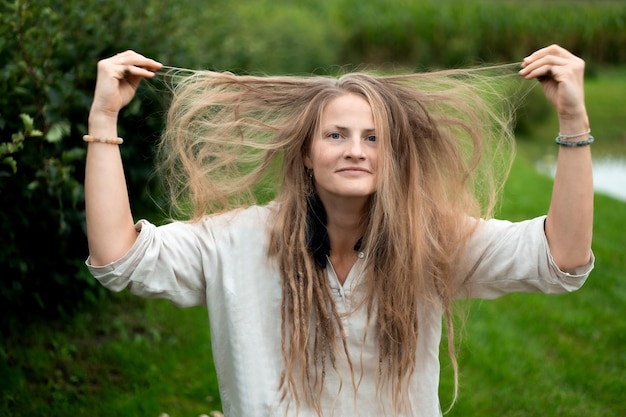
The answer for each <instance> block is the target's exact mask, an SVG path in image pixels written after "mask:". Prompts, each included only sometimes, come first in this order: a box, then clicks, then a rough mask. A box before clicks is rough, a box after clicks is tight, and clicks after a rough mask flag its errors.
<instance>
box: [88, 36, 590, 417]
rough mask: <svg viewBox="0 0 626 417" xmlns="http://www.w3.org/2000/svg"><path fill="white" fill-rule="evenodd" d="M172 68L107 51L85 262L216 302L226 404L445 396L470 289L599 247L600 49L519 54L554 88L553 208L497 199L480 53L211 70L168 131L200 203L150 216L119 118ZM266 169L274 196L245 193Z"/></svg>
mask: <svg viewBox="0 0 626 417" xmlns="http://www.w3.org/2000/svg"><path fill="white" fill-rule="evenodd" d="M159 69H161V64H160V63H158V62H155V61H153V60H151V59H149V58H146V57H143V56H141V55H139V54H137V53H135V52H133V51H126V52H124V53H121V54H118V55H115V56H113V57H111V58H108V59H104V60H102V61H100V62H99V64H98V79H97V84H96V89H95V96H94V101H93V105H92V108H91V112H90V115H89V135H86V136H85V140H86V141H87V142H90V143H89V149H88V154H87V168H86V178H85V195H86V209H87V230H88V243H89V251H90V256H89V259H88V260H87V264H88V266H89V268H90V270H91V271H92V273H93V274H94V276H95V277H96V278H97V279H98V280H99V281H100V282H101V283H102V284H103V285H105V286H106V287H107V288H110V289H111V290H114V291H120V290H123V289H125V288H130V291H131V292H133V293H134V294H137V295H139V296H142V297H163V298H167V299H169V300H171V301H173V302H174V303H176V304H177V305H180V306H194V305H206V306H207V308H208V312H209V321H210V328H211V336H212V343H213V354H214V357H215V363H216V368H217V373H218V378H219V384H220V394H221V400H222V404H223V408H224V414H225V415H226V416H282V415H290V416H316V415H325V416H326V415H336V416H348V415H349V416H382V415H389V416H396V415H403V416H438V415H440V414H441V410H440V405H439V400H438V384H439V360H438V352H439V343H440V340H441V332H442V322H441V319H442V317H444V318H445V319H446V321H447V324H448V326H447V327H448V332H449V336H450V337H449V351H450V355H451V357H452V361H453V363H454V366H455V368H456V360H455V357H454V349H453V341H452V339H453V338H452V336H453V326H452V321H451V304H452V302H453V300H454V299H456V298H462V297H480V298H494V297H498V296H500V295H503V294H506V293H509V292H514V291H542V292H546V293H558V292H565V291H572V290H576V289H578V288H579V287H580V286H581V285H582V284H583V282H584V281H585V279H586V278H587V276H588V274H589V273H590V271H591V269H592V267H593V255H592V253H591V249H590V246H591V238H592V220H593V187H592V174H591V154H590V147H589V146H587V145H589V144H590V143H591V142H592V141H593V138H592V137H591V136H590V129H589V121H588V118H587V113H586V109H585V103H584V93H583V73H584V62H583V61H582V60H581V59H580V58H578V57H576V56H574V55H572V54H571V53H570V52H568V51H567V50H565V49H563V48H561V47H559V46H557V45H552V46H549V47H546V48H543V49H540V50H538V51H536V52H534V53H533V54H532V55H530V56H528V57H526V58H525V59H524V60H523V62H522V70H521V71H520V72H519V74H520V75H521V76H522V77H523V78H526V79H528V80H533V79H536V80H539V81H540V82H541V85H542V87H543V89H544V91H545V95H546V97H547V98H548V100H549V101H550V102H551V103H552V104H553V105H554V106H555V107H556V111H557V113H558V116H559V127H560V133H559V135H558V137H557V143H558V144H559V145H560V146H559V151H558V163H557V164H558V165H557V172H556V177H555V180H554V191H553V195H552V200H551V203H550V207H549V211H548V214H547V216H542V217H539V218H536V219H531V220H528V221H523V222H516V223H513V222H508V221H503V220H495V219H493V218H491V216H492V208H493V203H494V201H495V198H496V196H497V191H498V190H499V189H500V187H501V185H502V180H503V179H502V178H500V177H498V176H497V175H496V173H494V172H492V171H494V170H493V168H494V167H497V166H504V167H505V168H507V167H508V164H509V163H510V160H511V153H510V152H508V151H510V150H511V149H512V148H511V142H512V134H511V129H510V127H511V126H510V124H511V123H510V120H511V117H510V114H509V113H508V112H507V111H506V109H504V110H502V112H499V111H498V110H497V109H496V108H495V107H494V105H493V103H494V91H493V90H491V91H490V90H489V89H488V87H489V84H488V83H489V82H490V81H492V79H491V78H489V77H487V78H486V79H482V78H481V76H480V75H478V73H477V72H473V71H452V72H436V73H429V74H412V75H392V76H373V75H369V74H365V73H352V74H345V75H343V76H341V77H339V78H331V77H254V76H236V75H233V74H229V73H215V72H209V71H200V72H196V73H195V74H193V75H190V76H188V77H185V78H184V79H182V80H180V83H179V84H178V85H177V87H176V89H175V90H174V95H173V102H172V104H171V108H170V110H169V114H168V119H167V127H166V130H165V132H164V135H163V138H162V140H161V142H160V144H159V155H160V159H159V167H161V168H163V169H164V170H165V172H164V178H165V179H166V180H167V181H169V184H170V189H171V193H172V194H171V195H172V197H173V204H174V206H175V207H182V208H184V209H190V210H189V211H188V212H187V213H188V216H187V217H186V218H185V221H182V220H175V221H172V222H171V223H169V224H167V225H164V226H160V227H156V226H154V225H153V224H151V223H149V222H148V221H146V220H141V221H139V222H137V223H135V222H134V219H133V216H132V214H131V210H130V204H129V199H128V194H127V190H126V186H125V179H124V172H123V167H122V160H121V157H120V152H119V146H117V145H119V144H120V142H121V140H120V139H119V138H118V137H117V130H116V125H117V117H118V113H119V111H120V109H122V108H123V107H124V106H125V105H126V104H128V102H129V101H130V100H131V99H132V97H133V95H134V93H135V90H136V88H137V86H138V84H139V82H140V80H141V79H143V78H151V77H153V76H154V75H155V72H156V71H158V70H159ZM481 79H482V81H483V82H480V80H481ZM484 81H487V83H485V82H484ZM493 81H495V78H493ZM272 173H274V176H271V175H272ZM268 176H269V178H270V179H272V178H274V179H276V178H280V187H279V189H278V191H277V195H276V197H275V199H274V200H273V201H272V202H270V203H269V204H263V205H258V204H255V203H254V200H250V199H245V198H242V197H247V196H249V195H250V194H251V190H252V189H253V188H254V187H259V184H263V183H264V182H263V181H264V179H265V180H267V178H268ZM529 186H532V185H529ZM455 370H456V369H455Z"/></svg>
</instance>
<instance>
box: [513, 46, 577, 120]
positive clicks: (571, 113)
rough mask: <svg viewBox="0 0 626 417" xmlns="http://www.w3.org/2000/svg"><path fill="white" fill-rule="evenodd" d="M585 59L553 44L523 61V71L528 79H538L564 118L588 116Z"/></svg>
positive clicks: (521, 72) (522, 73)
mask: <svg viewBox="0 0 626 417" xmlns="http://www.w3.org/2000/svg"><path fill="white" fill-rule="evenodd" d="M584 72H585V61H583V60H582V59H581V58H579V57H577V56H576V55H574V54H572V53H571V52H569V51H568V50H566V49H564V48H562V47H560V46H558V45H550V46H547V47H545V48H542V49H539V50H538V51H536V52H534V53H532V54H531V55H529V56H527V57H526V58H524V60H523V61H522V70H521V71H520V72H519V73H520V75H521V76H523V77H524V78H526V79H533V78H534V79H537V80H539V82H541V86H542V87H543V90H544V92H545V95H546V97H547V99H548V100H549V101H550V102H551V103H552V104H553V105H554V106H555V107H556V110H557V112H558V114H559V118H560V119H564V120H568V119H570V120H571V119H572V118H580V117H584V118H585V119H586V117H587V111H586V108H585V97H584Z"/></svg>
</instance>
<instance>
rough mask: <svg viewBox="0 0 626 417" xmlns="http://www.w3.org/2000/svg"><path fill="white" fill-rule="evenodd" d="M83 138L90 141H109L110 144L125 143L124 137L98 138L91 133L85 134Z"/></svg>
mask: <svg viewBox="0 0 626 417" xmlns="http://www.w3.org/2000/svg"><path fill="white" fill-rule="evenodd" d="M83 140H84V141H85V142H88V143H92V142H98V143H108V144H109V145H121V144H122V143H124V139H122V138H119V137H118V138H98V137H95V136H91V135H85V136H83Z"/></svg>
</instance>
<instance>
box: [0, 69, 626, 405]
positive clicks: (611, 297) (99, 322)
mask: <svg viewBox="0 0 626 417" xmlns="http://www.w3.org/2000/svg"><path fill="white" fill-rule="evenodd" d="M623 74H624V72H623V71H622V72H621V75H620V73H619V72H618V71H615V72H611V73H608V74H607V76H606V77H604V76H602V77H598V78H596V79H592V80H590V81H589V82H588V84H587V85H588V87H587V91H588V92H587V97H588V107H589V113H590V117H591V121H592V129H594V135H595V136H596V139H597V141H598V142H601V141H602V138H607V141H609V142H610V143H609V144H606V145H602V144H601V143H597V144H598V145H599V146H598V147H596V144H594V152H595V149H598V150H599V152H603V150H604V149H609V151H608V152H613V151H612V150H611V149H623V146H624V143H623V142H624V135H626V127H625V122H624V110H623V109H624V108H626V104H625V103H624V100H625V97H626V77H624V75H623ZM555 126H556V125H555V123H554V121H553V120H551V121H548V122H547V123H546V124H545V126H541V127H540V128H539V129H537V131H536V132H534V134H533V137H541V138H547V139H545V144H547V145H545V144H544V143H541V144H540V145H538V144H537V143H539V142H537V141H536V140H533V141H531V142H528V143H522V144H521V145H520V153H519V155H520V156H518V158H517V160H516V163H515V166H514V169H513V172H512V174H511V178H510V180H509V182H508V185H507V188H506V190H505V195H504V200H503V205H502V208H501V211H500V216H499V217H503V218H508V219H511V220H519V219H524V218H529V217H534V216H537V215H541V214H543V213H545V212H546V210H547V207H548V202H549V198H550V189H551V184H552V182H551V180H550V179H549V178H546V177H544V176H541V175H540V174H538V173H537V172H536V171H535V169H534V167H533V164H532V162H531V161H530V158H529V156H530V155H535V153H536V152H537V149H540V150H541V152H546V151H545V148H548V149H549V150H548V151H547V152H548V153H555V152H556V148H555V145H554V144H553V143H551V140H552V138H553V137H554V136H555V129H556V128H555ZM622 155H626V152H624V153H622ZM595 219H596V220H595V233H594V243H593V249H594V252H595V255H596V269H595V270H594V272H593V273H592V275H591V277H590V279H589V281H588V282H587V283H586V284H585V286H584V287H583V288H582V289H581V290H580V291H578V292H575V293H573V294H567V295H558V296H548V295H543V294H510V295H507V296H505V297H503V298H500V299H498V300H492V301H471V302H470V315H469V319H468V321H467V324H466V326H465V328H464V331H463V334H462V335H463V340H462V344H461V345H460V347H459V360H460V367H461V392H460V397H459V400H458V402H457V404H456V405H455V407H454V408H453V409H452V411H451V412H450V413H449V414H448V415H449V416H451V417H456V416H459V417H460V416H481V417H482V416H494V417H503V416H506V417H514V416H524V417H529V416H542V417H544V416H559V417H567V416H572V417H573V416H576V417H578V416H585V417H600V416H602V417H604V416H624V415H626V403H625V402H624V398H626V320H624V314H625V312H626V307H625V306H626V279H625V278H624V277H623V275H624V270H625V269H626V250H625V248H626V233H624V225H626V203H625V202H620V201H617V200H615V199H611V198H608V197H604V196H601V195H598V196H597V197H596V217H595ZM441 356H442V384H441V389H440V393H441V399H442V406H443V407H444V408H446V407H447V405H448V403H449V401H450V397H451V392H452V378H451V371H450V366H449V363H448V362H447V355H446V354H445V352H444V350H442V355H441ZM0 393H1V397H0V416H7V417H12V416H16V417H17V416H20V417H22V416H23V417H26V416H28V417H31V416H64V417H69V416H72V417H79V416H89V417H98V416H102V417H109V416H120V417H125V416H128V417H131V416H132V417H157V416H159V415H160V414H161V413H168V414H169V415H170V416H171V417H196V416H198V415H200V414H208V413H209V412H210V411H211V410H216V409H220V401H219V393H218V390H217V382H216V377H215V373H214V369H213V362H212V357H211V349H210V335H209V331H208V322H207V317H206V310H205V309H201V308H193V309H178V308H176V307H174V306H172V305H170V304H169V303H168V302H166V301H160V300H150V301H146V300H141V299H137V298H134V297H131V296H129V295H128V294H115V295H113V296H111V297H105V298H104V299H103V300H102V302H101V303H100V304H99V305H98V307H97V308H95V309H92V310H88V311H84V312H82V313H79V314H77V315H75V316H74V317H72V318H69V319H67V320H63V321H49V322H43V323H38V324H34V325H30V326H27V327H20V326H19V325H16V326H15V327H14V328H13V329H11V331H9V332H7V333H6V334H3V335H2V339H1V340H0Z"/></svg>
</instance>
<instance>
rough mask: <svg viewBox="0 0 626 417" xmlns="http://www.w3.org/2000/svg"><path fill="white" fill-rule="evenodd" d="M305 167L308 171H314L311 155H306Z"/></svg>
mask: <svg viewBox="0 0 626 417" xmlns="http://www.w3.org/2000/svg"><path fill="white" fill-rule="evenodd" d="M304 166H305V168H308V169H313V161H311V157H310V156H309V155H304Z"/></svg>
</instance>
